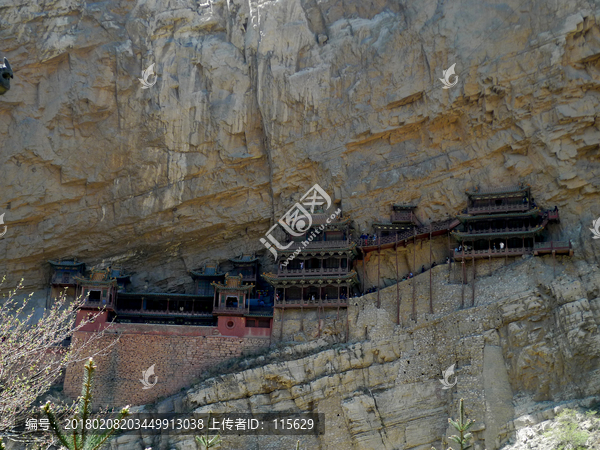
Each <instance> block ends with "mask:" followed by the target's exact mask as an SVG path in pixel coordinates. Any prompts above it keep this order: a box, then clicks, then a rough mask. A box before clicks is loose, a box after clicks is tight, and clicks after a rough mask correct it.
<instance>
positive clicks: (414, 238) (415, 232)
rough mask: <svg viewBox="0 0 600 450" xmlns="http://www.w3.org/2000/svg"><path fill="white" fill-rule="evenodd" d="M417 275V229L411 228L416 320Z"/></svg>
mask: <svg viewBox="0 0 600 450" xmlns="http://www.w3.org/2000/svg"><path fill="white" fill-rule="evenodd" d="M416 277H417V229H416V227H415V228H413V279H412V288H413V291H412V294H413V295H412V297H413V298H412V300H413V301H412V316H413V317H412V318H413V320H414V321H415V322H416V321H417V285H416V284H415V279H416Z"/></svg>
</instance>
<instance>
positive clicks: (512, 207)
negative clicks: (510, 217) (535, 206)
mask: <svg viewBox="0 0 600 450" xmlns="http://www.w3.org/2000/svg"><path fill="white" fill-rule="evenodd" d="M530 209H531V206H530V204H529V202H528V203H522V202H521V203H508V204H504V205H483V206H468V207H467V213H468V214H493V213H508V212H521V211H529V210H530Z"/></svg>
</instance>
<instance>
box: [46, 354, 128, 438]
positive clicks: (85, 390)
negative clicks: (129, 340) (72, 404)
mask: <svg viewBox="0 0 600 450" xmlns="http://www.w3.org/2000/svg"><path fill="white" fill-rule="evenodd" d="M95 371H96V366H95V365H94V360H93V359H92V358H90V359H89V361H88V362H87V364H86V365H85V367H84V375H83V386H82V388H81V396H80V397H79V404H78V406H77V409H78V416H79V419H80V423H81V424H82V427H81V430H77V429H75V428H74V429H73V434H72V436H67V435H65V434H64V433H63V432H62V430H61V429H60V428H59V426H58V423H57V420H56V416H55V415H54V412H53V411H52V407H51V405H50V402H48V403H46V404H45V405H44V406H42V411H43V412H44V413H45V414H46V416H47V417H48V421H49V422H50V428H52V431H53V432H54V434H55V435H56V438H57V439H58V441H59V442H60V443H61V445H62V446H64V447H66V448H67V449H69V450H98V449H100V448H101V447H102V446H103V445H104V444H105V443H106V441H107V440H108V439H109V438H110V437H111V436H112V435H113V434H114V432H115V431H116V430H117V429H116V428H111V429H107V430H104V431H103V432H102V433H99V434H89V431H90V430H88V428H87V427H86V425H87V420H88V419H89V418H90V414H91V410H92V382H93V378H94V372H95ZM128 415H129V406H126V407H125V408H123V409H122V410H121V413H120V414H119V419H118V420H121V419H123V418H124V417H127V416H128Z"/></svg>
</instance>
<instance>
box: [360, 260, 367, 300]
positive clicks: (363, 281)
mask: <svg viewBox="0 0 600 450" xmlns="http://www.w3.org/2000/svg"><path fill="white" fill-rule="evenodd" d="M362 253H363V276H362V292H361V294H364V293H365V291H366V289H365V286H366V283H367V269H366V268H365V259H367V253H366V252H365V251H364V250H363V252H362Z"/></svg>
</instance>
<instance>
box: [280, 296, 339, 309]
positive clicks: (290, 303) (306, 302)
mask: <svg viewBox="0 0 600 450" xmlns="http://www.w3.org/2000/svg"><path fill="white" fill-rule="evenodd" d="M347 305H348V299H344V298H329V299H321V300H311V299H290V300H285V301H283V300H276V301H275V308H299V307H300V306H302V307H304V308H318V307H331V306H347Z"/></svg>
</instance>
